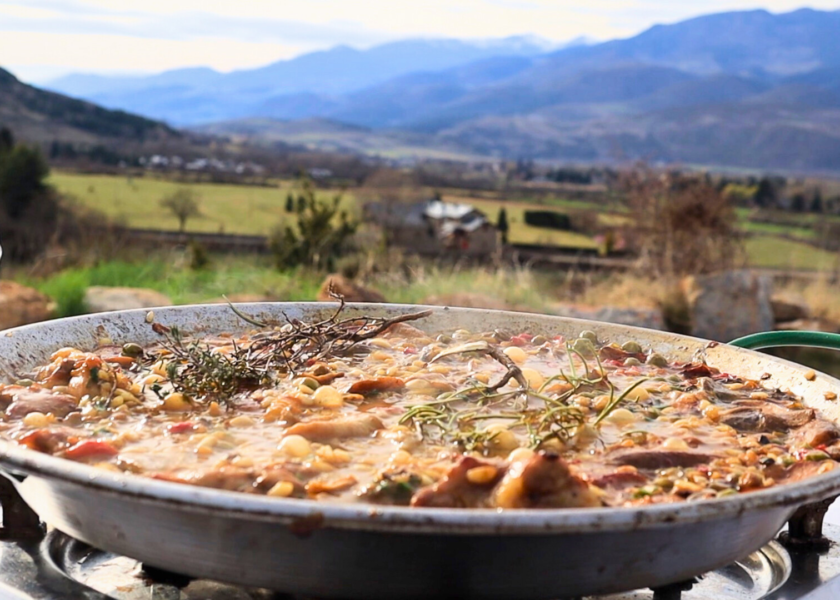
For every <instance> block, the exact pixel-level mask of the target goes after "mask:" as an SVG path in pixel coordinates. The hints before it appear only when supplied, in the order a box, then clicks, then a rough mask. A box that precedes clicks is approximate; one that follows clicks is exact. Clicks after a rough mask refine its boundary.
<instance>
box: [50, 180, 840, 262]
mask: <svg viewBox="0 0 840 600" xmlns="http://www.w3.org/2000/svg"><path fill="white" fill-rule="evenodd" d="M49 182H50V183H51V184H52V185H53V186H55V188H56V189H57V190H58V191H59V192H61V193H62V194H64V195H66V196H68V197H70V198H72V199H73V200H72V201H73V202H76V203H78V204H79V205H81V206H85V207H89V208H92V209H95V210H97V211H100V212H101V213H103V214H105V215H107V216H108V217H109V218H111V219H113V220H114V221H115V222H118V223H121V224H124V225H127V226H130V227H138V228H149V229H165V230H176V229H178V220H177V219H176V218H175V216H174V215H172V214H171V213H170V212H168V211H167V210H165V209H163V208H161V207H160V200H161V199H162V198H164V197H165V196H167V195H169V194H172V193H173V192H174V191H176V190H177V189H179V188H180V187H183V185H184V184H181V183H178V182H175V181H172V180H168V179H163V178H158V177H155V176H153V175H149V176H144V177H133V178H131V177H125V176H112V175H93V174H78V173H70V172H61V171H54V172H53V173H52V174H51V175H50V178H49ZM271 183H272V185H271V186H265V187H260V186H246V185H229V184H212V183H190V184H187V185H189V187H190V188H191V189H192V190H193V191H195V193H196V194H197V196H198V198H199V203H200V206H201V215H200V216H197V217H192V218H190V219H189V220H188V222H187V227H186V228H187V231H195V232H208V233H220V232H221V233H242V234H254V235H270V234H271V232H272V231H273V230H274V229H275V228H276V227H278V226H282V225H286V224H291V223H292V221H293V220H294V215H293V214H290V213H287V212H286V209H285V208H286V196H287V194H288V193H289V192H292V193H293V194H296V193H297V190H298V187H297V186H298V183H297V181H295V180H275V181H272V182H271ZM336 193H341V197H342V207H343V208H344V209H345V210H347V211H348V212H349V213H350V214H351V215H359V214H360V210H361V205H362V203H363V202H364V201H365V200H366V198H365V197H364V191H363V190H344V191H341V192H339V191H338V190H335V191H330V190H324V191H321V192H319V194H320V195H322V196H323V197H331V196H333V195H335V194H336ZM443 198H444V200H446V201H450V202H466V203H470V204H472V205H473V206H475V207H476V208H478V209H479V210H482V211H484V212H485V213H486V214H487V215H488V216H489V217H490V219H491V220H493V221H495V220H496V218H497V216H498V214H499V209H501V208H502V207H504V208H505V209H506V211H507V214H508V222H509V225H510V231H509V234H508V237H509V240H510V242H511V243H515V244H516V243H518V244H545V245H555V246H565V247H571V248H597V243H596V242H595V241H594V240H593V239H592V238H591V237H589V236H587V235H584V234H581V233H577V232H573V231H555V230H550V229H543V228H539V227H532V226H530V225H528V224H526V223H525V222H524V217H523V213H524V211H526V210H529V209H543V210H544V209H546V208H556V209H557V210H561V211H564V212H567V213H570V214H573V213H575V212H580V211H582V210H584V209H588V210H592V208H593V207H592V206H591V205H589V204H587V203H586V202H583V201H580V200H570V199H565V198H562V197H557V198H548V199H543V200H540V201H539V202H537V201H535V200H533V199H527V198H526V199H523V200H517V201H506V200H504V199H500V198H498V194H476V193H472V194H470V193H468V192H466V191H465V190H444V193H443ZM738 215H739V223H740V226H741V229H742V230H743V231H744V232H745V233H747V234H749V237H748V238H747V239H746V243H745V246H746V252H747V262H748V264H749V265H751V266H754V267H763V268H776V269H796V270H821V271H833V270H835V269H837V268H838V266H840V265H838V259H837V256H836V255H835V254H834V253H832V252H827V251H825V250H821V249H819V248H817V247H815V246H814V245H813V244H810V243H808V242H809V241H813V240H814V238H815V233H814V225H815V219H814V217H813V216H812V215H801V216H799V217H796V218H795V219H792V223H791V224H790V225H783V224H775V223H758V222H754V221H751V220H750V212H749V211H747V210H743V209H739V210H738ZM627 220H628V216H627V215H626V213H624V212H623V211H622V210H621V207H617V206H609V207H603V209H602V211H601V212H599V213H598V215H597V222H598V223H599V224H600V225H603V226H620V225H622V224H623V223H626V222H627Z"/></svg>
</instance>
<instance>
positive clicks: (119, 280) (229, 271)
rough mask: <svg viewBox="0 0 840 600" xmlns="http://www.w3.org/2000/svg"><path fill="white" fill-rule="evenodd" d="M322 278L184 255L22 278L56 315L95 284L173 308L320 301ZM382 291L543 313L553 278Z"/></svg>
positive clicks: (445, 281) (260, 262)
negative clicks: (484, 300) (460, 297)
mask: <svg viewBox="0 0 840 600" xmlns="http://www.w3.org/2000/svg"><path fill="white" fill-rule="evenodd" d="M324 276H325V274H323V273H317V272H313V271H308V270H303V269H295V270H290V271H278V270H277V269H275V268H274V267H273V266H272V265H271V263H270V262H269V261H268V260H266V259H260V258H254V257H230V256H218V255H216V256H211V263H210V266H209V267H208V268H205V269H202V270H197V271H196V270H192V269H190V268H189V267H188V260H187V259H186V257H185V256H183V255H181V254H179V253H175V252H173V253H171V254H160V255H158V256H153V257H148V258H146V259H144V260H142V261H136V262H130V261H125V260H114V261H108V262H101V263H99V264H97V265H93V266H88V267H74V268H69V269H65V270H63V271H60V272H58V273H56V274H54V275H52V276H50V277H47V278H32V277H27V276H25V275H21V276H19V277H18V278H17V279H18V281H19V282H20V283H23V284H24V285H29V286H32V287H34V288H36V289H38V290H39V291H41V292H42V293H44V294H46V295H47V296H49V297H50V298H52V299H53V300H54V301H55V302H56V304H57V308H56V316H58V317H68V316H74V315H79V314H84V313H85V312H86V307H85V304H84V297H85V291H86V290H87V288H88V287H90V286H116V287H122V286H126V287H140V288H148V289H152V290H157V291H159V292H161V293H163V294H166V295H167V296H168V297H169V298H170V299H171V300H172V302H173V303H174V304H195V303H204V302H214V301H221V300H222V296H233V295H241V294H248V295H258V296H262V297H265V298H268V299H271V300H276V301H283V302H306V301H310V302H311V301H314V300H315V299H316V296H317V293H318V289H319V288H320V285H321V283H322V281H323V279H324ZM365 284H366V285H370V286H371V287H373V288H374V289H377V290H380V291H382V292H383V293H384V294H385V297H386V298H387V299H388V301H390V302H404V303H408V304H419V303H421V302H423V301H424V300H425V299H426V298H428V297H429V296H450V295H452V294H456V293H463V292H464V291H469V292H470V293H472V294H479V295H485V296H487V297H488V298H492V299H494V300H496V301H500V302H502V303H504V304H505V305H507V306H516V307H519V308H525V309H529V310H542V309H543V308H544V307H545V306H546V301H545V299H546V297H547V295H548V293H549V291H550V288H551V286H550V284H549V278H547V277H545V276H540V275H536V274H534V273H532V272H531V271H529V270H523V269H514V270H508V269H498V270H497V269H492V268H469V269H462V268H459V267H457V266H456V267H449V268H444V267H434V266H431V267H430V266H425V265H424V264H418V265H416V266H415V267H413V268H412V269H411V272H410V273H409V274H408V275H407V276H406V275H405V274H404V273H403V272H402V271H392V272H389V273H385V274H380V275H376V276H371V277H370V278H369V280H368V281H367V282H366V283H365Z"/></svg>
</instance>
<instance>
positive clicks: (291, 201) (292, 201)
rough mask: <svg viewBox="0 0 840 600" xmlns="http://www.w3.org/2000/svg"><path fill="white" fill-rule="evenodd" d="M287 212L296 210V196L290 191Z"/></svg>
mask: <svg viewBox="0 0 840 600" xmlns="http://www.w3.org/2000/svg"><path fill="white" fill-rule="evenodd" d="M286 212H287V213H293V212H295V197H294V196H293V195H292V192H289V193H288V195H287V196H286Z"/></svg>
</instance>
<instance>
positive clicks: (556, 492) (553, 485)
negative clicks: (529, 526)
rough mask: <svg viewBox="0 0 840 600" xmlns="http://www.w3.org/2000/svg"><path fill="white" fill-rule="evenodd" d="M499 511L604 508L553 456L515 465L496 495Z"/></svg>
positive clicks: (537, 456)
mask: <svg viewBox="0 0 840 600" xmlns="http://www.w3.org/2000/svg"><path fill="white" fill-rule="evenodd" d="M493 505H494V506H497V507H499V508H585V507H596V506H602V505H603V504H602V502H601V500H600V498H599V497H598V496H597V495H596V494H595V492H593V491H592V490H591V489H590V487H589V485H588V484H587V483H586V482H585V481H584V480H583V479H581V478H580V477H577V476H576V475H573V474H572V473H571V471H569V466H568V465H567V464H566V462H565V461H564V460H563V459H562V458H560V456H559V455H557V454H555V453H553V452H546V451H540V452H538V453H537V454H535V455H533V456H531V457H528V458H525V459H522V460H518V461H514V462H513V463H511V465H510V466H509V467H508V470H507V472H506V473H505V476H504V478H503V479H502V481H501V483H499V485H498V486H497V487H496V490H495V492H494V493H493Z"/></svg>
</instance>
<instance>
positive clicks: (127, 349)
mask: <svg viewBox="0 0 840 600" xmlns="http://www.w3.org/2000/svg"><path fill="white" fill-rule="evenodd" d="M142 354H143V347H142V346H141V345H140V344H134V343H132V342H129V343H128V344H125V345H124V346H123V347H122V355H123V356H131V357H132V358H137V357H138V356H141V355H142Z"/></svg>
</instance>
